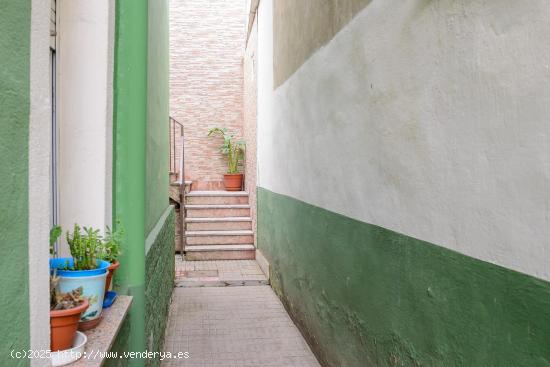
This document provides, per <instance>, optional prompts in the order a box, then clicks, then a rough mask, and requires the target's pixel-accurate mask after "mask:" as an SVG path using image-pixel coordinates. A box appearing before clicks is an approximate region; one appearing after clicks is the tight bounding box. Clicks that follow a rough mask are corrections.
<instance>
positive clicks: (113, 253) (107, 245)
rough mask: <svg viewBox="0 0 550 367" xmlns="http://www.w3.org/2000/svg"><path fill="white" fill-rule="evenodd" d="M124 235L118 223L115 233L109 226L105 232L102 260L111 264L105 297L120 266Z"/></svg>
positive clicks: (101, 253)
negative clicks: (121, 245)
mask: <svg viewBox="0 0 550 367" xmlns="http://www.w3.org/2000/svg"><path fill="white" fill-rule="evenodd" d="M123 233H124V230H123V229H122V227H121V225H120V223H118V222H117V229H116V230H114V231H113V230H111V228H109V227H108V226H107V228H106V230H105V238H104V240H103V243H102V246H101V251H100V258H101V259H102V260H105V261H107V262H109V263H110V264H111V265H109V267H108V268H107V271H108V273H107V277H106V278H105V295H107V292H108V291H109V287H110V286H111V280H112V279H113V275H114V273H115V270H116V269H117V268H118V267H119V266H120V262H119V261H118V257H119V256H120V255H121V253H122V251H121V250H120V243H121V241H122V235H123Z"/></svg>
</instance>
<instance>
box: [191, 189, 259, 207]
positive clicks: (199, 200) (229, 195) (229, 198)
mask: <svg viewBox="0 0 550 367" xmlns="http://www.w3.org/2000/svg"><path fill="white" fill-rule="evenodd" d="M185 202H186V203H187V204H191V205H193V204H196V205H210V204H214V205H216V204H218V205H219V204H248V193H247V192H245V191H191V192H189V193H188V194H187V195H185Z"/></svg>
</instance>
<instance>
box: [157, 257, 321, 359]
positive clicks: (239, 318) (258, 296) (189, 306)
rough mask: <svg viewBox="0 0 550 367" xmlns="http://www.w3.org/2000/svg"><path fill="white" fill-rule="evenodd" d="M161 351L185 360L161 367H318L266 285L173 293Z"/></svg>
mask: <svg viewBox="0 0 550 367" xmlns="http://www.w3.org/2000/svg"><path fill="white" fill-rule="evenodd" d="M202 266H203V265H202V264H201V265H200V267H202ZM204 266H206V264H204ZM165 351H167V352H168V351H169V352H171V353H172V354H177V353H178V352H182V353H183V352H188V353H189V358H188V359H183V358H182V359H170V360H164V361H163V362H162V366H163V367H171V366H186V367H191V366H200V367H293V366H296V367H298V366H300V367H306V366H308V367H309V366H319V364H318V362H317V360H316V359H315V357H314V356H313V354H312V353H311V351H310V349H309V347H308V345H307V344H306V342H305V341H304V339H303V337H302V335H301V334H300V332H299V331H298V329H297V328H296V326H295V325H294V324H293V322H292V320H291V319H290V317H289V316H288V315H287V313H286V311H285V309H284V307H283V305H282V304H281V302H280V300H279V299H278V298H277V296H276V295H275V293H274V292H273V290H272V289H271V287H270V286H267V285H264V286H248V287H207V288H204V287H192V288H175V289H174V294H173V301H172V305H171V308H170V318H169V326H168V328H167V333H166V341H165Z"/></svg>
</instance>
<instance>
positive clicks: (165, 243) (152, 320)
mask: <svg viewBox="0 0 550 367" xmlns="http://www.w3.org/2000/svg"><path fill="white" fill-rule="evenodd" d="M174 220H175V213H174V208H173V207H172V206H170V207H169V208H168V209H166V211H165V214H164V215H163V216H162V217H161V219H160V222H159V223H158V224H157V227H158V230H157V229H156V228H155V229H154V230H153V231H154V236H151V237H152V238H151V244H150V247H149V249H148V252H147V255H146V261H145V272H146V278H145V280H146V283H145V330H146V331H147V335H146V338H147V350H148V351H151V352H160V351H163V346H164V332H165V329H166V321H167V320H168V309H169V306H170V299H171V297H172V289H173V284H174V276H175V264H174V233H175V232H174ZM159 365H160V360H159V359H150V360H147V366H159Z"/></svg>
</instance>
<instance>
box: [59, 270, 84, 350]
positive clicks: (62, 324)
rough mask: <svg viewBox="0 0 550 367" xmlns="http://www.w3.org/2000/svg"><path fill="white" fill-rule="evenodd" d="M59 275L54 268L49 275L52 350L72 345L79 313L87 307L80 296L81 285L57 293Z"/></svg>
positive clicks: (65, 348)
mask: <svg viewBox="0 0 550 367" xmlns="http://www.w3.org/2000/svg"><path fill="white" fill-rule="evenodd" d="M58 283H59V277H58V276H57V274H56V271H55V270H54V273H53V274H52V275H50V349H51V351H52V352H56V351H59V350H67V349H69V348H71V347H72V346H73V340H74V336H75V334H76V329H77V328H78V321H79V320H80V315H81V314H82V312H84V311H85V310H86V309H87V308H88V305H89V304H88V300H87V299H86V298H84V297H83V296H82V287H80V288H77V289H73V290H72V291H71V292H68V293H58V292H57V286H58Z"/></svg>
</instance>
